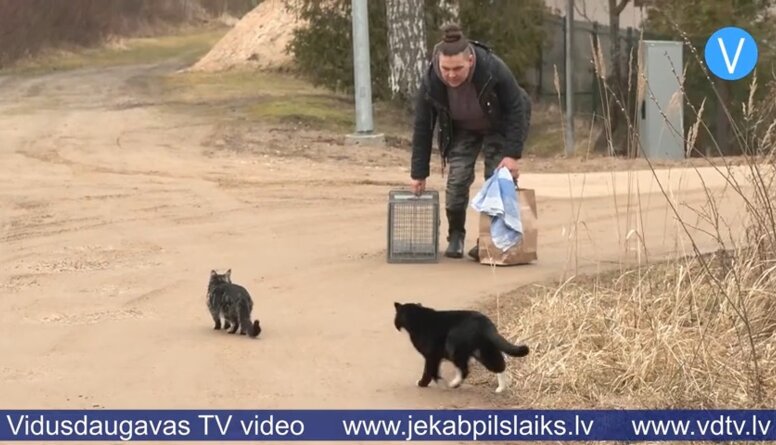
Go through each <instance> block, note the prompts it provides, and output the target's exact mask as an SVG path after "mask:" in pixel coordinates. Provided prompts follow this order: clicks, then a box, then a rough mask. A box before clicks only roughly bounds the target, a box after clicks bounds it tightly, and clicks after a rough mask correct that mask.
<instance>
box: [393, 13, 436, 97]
mask: <svg viewBox="0 0 776 445" xmlns="http://www.w3.org/2000/svg"><path fill="white" fill-rule="evenodd" d="M423 3H424V2H423V0H387V1H386V3H385V6H386V15H387V24H388V54H389V57H390V76H389V82H390V88H391V94H392V97H393V99H394V100H398V101H402V102H406V104H407V105H408V106H409V107H410V108H411V107H412V104H413V103H414V101H413V100H412V99H413V98H414V96H415V92H416V91H417V90H418V85H419V84H420V79H421V77H422V75H423V71H424V70H425V68H426V66H427V65H426V64H427V56H426V25H425V20H424V14H423V12H424V8H423Z"/></svg>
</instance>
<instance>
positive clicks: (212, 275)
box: [210, 269, 218, 277]
mask: <svg viewBox="0 0 776 445" xmlns="http://www.w3.org/2000/svg"><path fill="white" fill-rule="evenodd" d="M216 275H218V273H216V271H215V269H211V270H210V276H211V277H214V276H216Z"/></svg>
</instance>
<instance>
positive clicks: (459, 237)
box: [445, 210, 466, 258]
mask: <svg viewBox="0 0 776 445" xmlns="http://www.w3.org/2000/svg"><path fill="white" fill-rule="evenodd" d="M447 225H448V235H447V241H448V243H449V244H448V245H447V250H446V251H445V256H446V257H448V258H463V243H464V240H465V239H466V210H448V211H447Z"/></svg>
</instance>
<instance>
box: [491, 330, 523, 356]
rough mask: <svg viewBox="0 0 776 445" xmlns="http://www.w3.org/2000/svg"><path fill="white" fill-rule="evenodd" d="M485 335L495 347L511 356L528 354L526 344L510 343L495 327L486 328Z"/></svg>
mask: <svg viewBox="0 0 776 445" xmlns="http://www.w3.org/2000/svg"><path fill="white" fill-rule="evenodd" d="M485 335H486V336H487V338H488V340H490V341H491V343H493V345H494V346H495V347H496V348H498V349H499V350H500V351H501V352H504V353H505V354H509V355H511V356H512V357H525V356H526V355H528V346H526V345H515V344H512V343H510V342H509V341H508V340H507V339H505V338H504V337H502V336H501V334H499V333H498V331H497V330H496V329H495V328H494V329H488V331H487V333H486V334H485Z"/></svg>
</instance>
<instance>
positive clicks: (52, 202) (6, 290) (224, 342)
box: [0, 67, 738, 408]
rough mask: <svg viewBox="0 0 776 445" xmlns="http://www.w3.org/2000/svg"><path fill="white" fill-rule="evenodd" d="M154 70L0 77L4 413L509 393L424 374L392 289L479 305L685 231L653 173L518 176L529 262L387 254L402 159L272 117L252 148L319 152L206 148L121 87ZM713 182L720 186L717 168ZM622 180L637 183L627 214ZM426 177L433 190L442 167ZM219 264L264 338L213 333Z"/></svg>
mask: <svg viewBox="0 0 776 445" xmlns="http://www.w3.org/2000/svg"><path fill="white" fill-rule="evenodd" d="M148 69H150V68H147V67H124V68H115V69H109V70H108V69H105V70H99V71H82V72H71V73H58V74H53V75H48V76H45V77H39V78H27V79H21V78H2V79H0V122H2V123H1V124H0V141H2V142H1V143H0V184H1V186H0V225H1V227H2V230H1V231H0V299H2V307H3V310H2V311H1V312H0V332H1V333H2V335H0V357H2V362H0V394H2V397H0V406H2V408H81V407H85V408H90V407H107V408H152V407H153V408H205V407H207V408H319V407H326V408H363V407H371V408H381V407H383V408H389V407H390V408H404V407H407V408H415V407H432V408H436V407H467V406H491V405H492V404H498V403H499V400H502V401H503V400H506V398H505V397H506V395H505V396H504V397H496V396H495V395H494V394H493V389H495V386H496V382H495V379H491V380H489V381H488V382H487V383H486V385H485V386H479V385H472V384H467V385H464V387H462V388H460V389H459V390H455V391H453V390H443V389H439V388H435V387H433V386H432V387H431V388H428V389H424V390H421V389H418V388H417V387H415V386H414V384H415V381H416V380H417V378H418V377H419V374H420V371H421V360H420V356H419V355H418V354H417V353H416V352H414V350H413V349H412V348H411V346H410V343H409V341H408V339H407V337H406V334H405V333H403V332H402V333H399V332H397V331H396V330H395V329H394V327H393V325H392V317H393V307H392V303H393V301H419V302H422V303H424V304H426V305H429V306H435V307H439V308H460V307H471V306H474V305H476V304H478V303H480V302H482V301H484V299H486V298H490V297H492V296H493V295H495V294H496V293H500V292H506V291H507V290H509V289H513V288H515V287H517V286H519V285H522V284H526V283H529V282H532V281H536V280H543V279H548V278H553V279H554V278H558V277H559V276H561V275H562V274H564V273H569V272H573V270H572V269H573V267H572V268H571V269H570V268H569V267H570V264H571V263H572V262H573V261H572V260H574V261H578V266H579V267H580V268H582V269H583V270H594V269H595V268H596V267H598V265H601V264H603V265H606V264H609V263H610V262H612V261H617V260H619V259H620V257H621V256H622V254H623V252H624V251H625V246H626V244H627V245H630V246H631V247H633V246H635V243H636V240H637V239H638V238H639V236H631V237H630V240H629V241H627V242H626V241H624V237H625V236H626V234H627V233H628V231H629V230H630V229H635V230H636V231H637V232H638V233H640V234H641V236H643V238H644V239H645V240H646V243H647V247H648V249H649V253H650V255H653V256H658V255H660V254H663V253H667V252H670V251H672V250H675V248H676V246H677V245H676V243H675V240H676V238H675V236H674V234H675V232H676V226H675V225H674V223H673V222H672V221H673V218H672V214H671V212H669V211H668V210H667V207H666V205H665V198H663V197H662V196H661V195H660V194H659V190H658V188H657V186H656V184H655V183H654V181H653V178H652V174H651V173H649V172H647V173H641V174H635V173H631V174H627V173H623V174H620V175H614V174H612V173H603V174H598V175H596V174H590V175H587V176H585V177H582V176H575V177H570V176H568V175H562V174H561V175H537V174H531V172H530V171H526V172H525V173H524V174H523V176H522V179H521V181H522V185H523V186H524V187H531V188H534V189H536V191H537V197H538V200H539V204H538V205H539V212H540V213H539V217H540V248H539V257H540V260H539V262H538V263H537V264H536V265H532V266H525V267H518V268H509V269H498V270H495V271H494V270H492V269H491V268H489V267H486V266H479V265H475V264H474V263H472V262H471V261H468V260H447V259H444V260H442V261H441V262H440V263H439V264H433V265H389V264H387V263H386V261H385V231H386V203H387V194H388V191H389V190H390V189H391V188H397V187H404V185H405V183H406V180H407V178H408V173H407V169H406V167H407V165H408V158H407V153H406V152H404V151H401V150H398V149H365V148H352V147H343V146H338V145H335V144H329V143H326V142H325V141H323V140H321V139H305V135H304V134H303V133H294V132H288V131H282V130H280V129H278V130H276V131H267V132H266V133H264V134H263V135H262V134H258V135H257V134H254V137H253V138H252V139H251V140H252V141H253V142H251V143H252V144H261V141H262V140H264V141H265V142H266V144H272V146H273V147H275V150H277V151H278V152H280V151H282V150H284V149H288V150H296V149H298V147H299V146H301V145H304V144H309V145H310V150H318V151H320V152H326V153H327V156H326V158H325V159H323V160H321V161H317V162H316V161H313V160H311V159H309V158H295V157H289V156H273V155H271V150H261V148H262V147H254V148H257V150H254V151H251V150H246V151H243V152H234V151H228V150H218V148H214V147H212V146H206V145H205V141H212V140H213V135H214V131H216V129H215V127H214V126H213V125H212V124H210V123H208V122H207V121H204V120H202V119H197V118H193V117H191V116H184V115H180V116H176V115H170V114H167V113H163V112H162V111H160V110H158V109H157V108H156V107H155V106H154V104H153V103H149V101H148V98H146V97H139V96H136V95H135V93H134V92H133V88H132V83H133V82H132V81H133V79H135V78H136V77H137V76H140V75H143V74H145V73H146V72H147V70H148ZM154 69H156V70H159V69H165V68H164V67H161V68H160V67H156V68H154ZM221 131H223V130H221ZM281 154H282V153H281ZM338 154H339V155H338ZM370 159H375V160H376V161H375V162H374V165H372V166H369V165H368V164H367V162H368V160H370ZM680 174H681V175H683V176H682V178H681V180H679V179H678V178H679V175H680ZM704 175H705V181H706V183H707V185H709V186H711V187H715V188H719V187H720V186H721V185H722V184H723V182H724V181H722V180H721V178H720V177H718V176H717V175H715V174H714V173H713V171H711V172H706V173H704ZM671 176H672V180H673V181H674V182H676V183H677V188H676V190H679V189H681V196H679V198H680V199H681V200H682V201H684V202H686V203H690V204H693V203H694V204H698V205H700V204H701V203H703V202H705V199H706V198H705V194H704V193H703V192H702V191H701V190H700V188H699V183H700V181H699V180H698V173H697V172H695V171H690V172H684V173H681V172H679V171H673V172H671ZM637 179H638V181H637ZM637 182H638V184H637ZM629 183H630V184H631V187H632V188H633V189H634V190H635V188H636V187H637V185H638V188H639V189H640V191H641V193H642V196H641V202H640V205H641V215H640V216H639V218H638V223H636V218H634V217H633V215H635V214H636V211H637V204H638V203H637V202H636V200H635V199H634V198H633V197H632V198H631V202H630V203H629V202H628V200H627V199H626V197H625V194H627V193H628V184H629ZM479 184H481V179H478V181H477V183H476V184H475V186H474V187H475V188H476V187H478V186H479ZM612 184H616V190H613V189H612ZM430 187H433V188H436V189H440V190H441V189H443V182H442V178H441V177H440V176H439V175H438V173H435V175H434V176H433V177H432V178H431V180H430ZM473 190H476V189H473ZM676 193H679V192H676ZM615 194H617V198H616V199H615ZM583 195H584V197H583ZM572 198H573V199H572ZM628 206H630V207H631V213H632V215H631V217H630V218H626V214H627V208H626V207H628ZM615 208H616V209H617V211H615ZM722 210H723V213H724V214H728V215H730V214H734V213H735V212H737V211H738V210H737V209H736V208H734V207H733V206H731V205H726V206H724V207H723V208H722ZM683 212H685V213H686V214H688V215H689V214H691V212H690V211H688V210H683ZM469 215H470V217H469V221H468V229H469V235H468V238H467V243H468V245H467V249H468V246H470V245H471V243H472V242H473V241H474V239H475V237H476V218H475V216H476V215H475V213H474V212H473V211H471V212H470V213H469ZM577 218H578V220H579V224H576V225H575V224H574V220H575V219H577ZM627 219H630V222H629V221H627ZM575 226H576V227H577V229H578V230H577V231H576V232H574V231H573V230H572V229H573V227H575ZM441 229H442V233H444V232H445V231H446V224H445V223H443V226H442V228H441ZM572 246H576V250H575V251H574V250H572ZM441 248H444V243H443V244H442V246H441ZM212 268H217V269H219V270H225V269H227V268H231V269H232V271H233V279H234V280H235V281H236V282H239V283H241V284H243V285H245V286H247V287H248V289H250V290H251V292H252V293H253V296H254V300H255V310H254V314H256V315H257V316H258V317H259V318H260V319H261V322H262V325H263V328H264V332H263V333H262V334H261V337H260V339H258V340H249V339H247V338H245V337H235V336H230V335H227V334H225V333H223V332H214V331H213V330H212V325H211V320H210V317H209V315H208V312H207V310H206V307H205V299H204V298H205V287H206V283H207V279H208V274H209V272H210V270H211V269H212ZM537 335H541V333H537ZM516 340H519V339H516ZM526 360H530V357H529V358H527V359H526ZM510 363H511V366H522V365H521V362H520V361H518V360H512V361H511V362H510ZM523 363H525V362H523ZM450 371H451V370H450V368H449V367H447V366H446V367H445V371H444V375H445V376H447V377H449V376H450V375H451V374H450ZM520 385H521V383H520V382H514V384H513V387H512V391H513V392H515V393H517V394H518V395H519V390H520ZM516 400H517V402H514V400H513V402H510V403H517V404H519V403H520V402H519V397H518V398H517V399H516Z"/></svg>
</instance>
